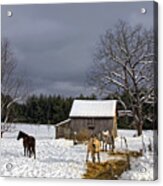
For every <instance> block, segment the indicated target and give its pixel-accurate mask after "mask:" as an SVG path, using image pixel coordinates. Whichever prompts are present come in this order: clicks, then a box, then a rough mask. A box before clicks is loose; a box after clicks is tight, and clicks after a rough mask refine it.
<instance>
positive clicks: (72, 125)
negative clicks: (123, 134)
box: [56, 117, 117, 139]
mask: <svg viewBox="0 0 163 186" xmlns="http://www.w3.org/2000/svg"><path fill="white" fill-rule="evenodd" d="M82 129H88V130H89V129H90V131H92V133H94V134H98V133H99V132H101V131H104V130H113V134H114V137H116V136H117V120H116V117H114V118H71V121H70V122H68V123H66V124H63V125H60V126H57V127H56V138H67V139H72V137H73V134H74V132H77V133H79V132H80V131H81V130H82Z"/></svg>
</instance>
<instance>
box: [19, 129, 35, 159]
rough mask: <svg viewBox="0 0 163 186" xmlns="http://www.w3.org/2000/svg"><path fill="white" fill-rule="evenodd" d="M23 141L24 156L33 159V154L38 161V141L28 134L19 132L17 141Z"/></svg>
mask: <svg viewBox="0 0 163 186" xmlns="http://www.w3.org/2000/svg"><path fill="white" fill-rule="evenodd" d="M21 138H22V139H23V147H24V156H29V157H31V156H32V154H33V155H34V158H35V159H36V150H35V146H36V140H35V138H34V137H33V136H29V135H28V134H26V133H24V132H22V131H19V134H18V137H17V140H19V139H21Z"/></svg>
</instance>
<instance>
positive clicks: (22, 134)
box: [17, 131, 25, 140]
mask: <svg viewBox="0 0 163 186" xmlns="http://www.w3.org/2000/svg"><path fill="white" fill-rule="evenodd" d="M24 134H25V133H24V132H22V131H19V133H18V136H17V140H19V139H21V138H23V137H24Z"/></svg>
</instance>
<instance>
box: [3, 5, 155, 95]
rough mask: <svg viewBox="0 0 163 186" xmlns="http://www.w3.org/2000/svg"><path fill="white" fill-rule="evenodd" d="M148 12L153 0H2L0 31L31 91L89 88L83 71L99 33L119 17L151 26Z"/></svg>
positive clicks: (82, 90) (75, 91) (89, 62)
mask: <svg viewBox="0 0 163 186" xmlns="http://www.w3.org/2000/svg"><path fill="white" fill-rule="evenodd" d="M142 7H145V8H146V9H147V14H144V15H142V14H141V13H140V9H141V8H142ZM7 10H11V11H12V12H13V16H12V17H10V18H9V17H7V16H6V14H7ZM152 14H153V8H152V2H137V3H133V2H130V3H100V4H99V3H98V4H61V5H59V4H57V5H51V4H49V5H15V6H14V5H12V6H11V5H10V6H9V5H8V6H7V5H5V6H2V37H7V38H8V39H9V40H10V42H11V44H12V47H13V50H14V52H15V55H16V57H17V59H18V72H19V73H23V72H24V71H25V72H26V73H25V74H26V75H27V77H28V78H29V79H30V80H31V82H32V86H33V87H34V91H35V92H36V93H46V94H59V93H60V94H62V95H73V96H74V95H77V94H78V95H79V94H80V93H83V94H89V93H91V87H88V85H87V83H86V73H87V72H88V71H89V68H90V66H91V65H92V59H93V53H94V50H95V47H96V44H97V43H98V41H99V37H100V35H102V34H104V33H105V31H106V29H108V28H111V27H113V26H114V24H115V23H116V22H117V21H118V20H119V19H123V20H126V21H127V22H129V23H130V24H132V25H134V24H139V23H142V24H144V26H145V27H150V26H152ZM92 91H93V90H92Z"/></svg>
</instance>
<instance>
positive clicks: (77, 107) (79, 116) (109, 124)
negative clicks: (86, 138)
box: [56, 100, 117, 139]
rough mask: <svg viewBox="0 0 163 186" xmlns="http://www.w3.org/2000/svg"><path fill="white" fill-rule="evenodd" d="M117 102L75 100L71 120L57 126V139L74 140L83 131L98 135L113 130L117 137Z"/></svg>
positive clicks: (70, 115)
mask: <svg viewBox="0 0 163 186" xmlns="http://www.w3.org/2000/svg"><path fill="white" fill-rule="evenodd" d="M116 105H117V101H116V100H102V101H99V100H74V102H73V104H72V108H71V111H70V114H69V118H68V119H67V120H65V121H62V122H60V123H58V124H56V138H67V139H72V138H73V135H74V134H78V133H79V132H80V131H82V130H88V131H90V133H93V134H98V133H99V132H101V131H105V130H112V131H113V135H114V137H116V136H117V118H116Z"/></svg>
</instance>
